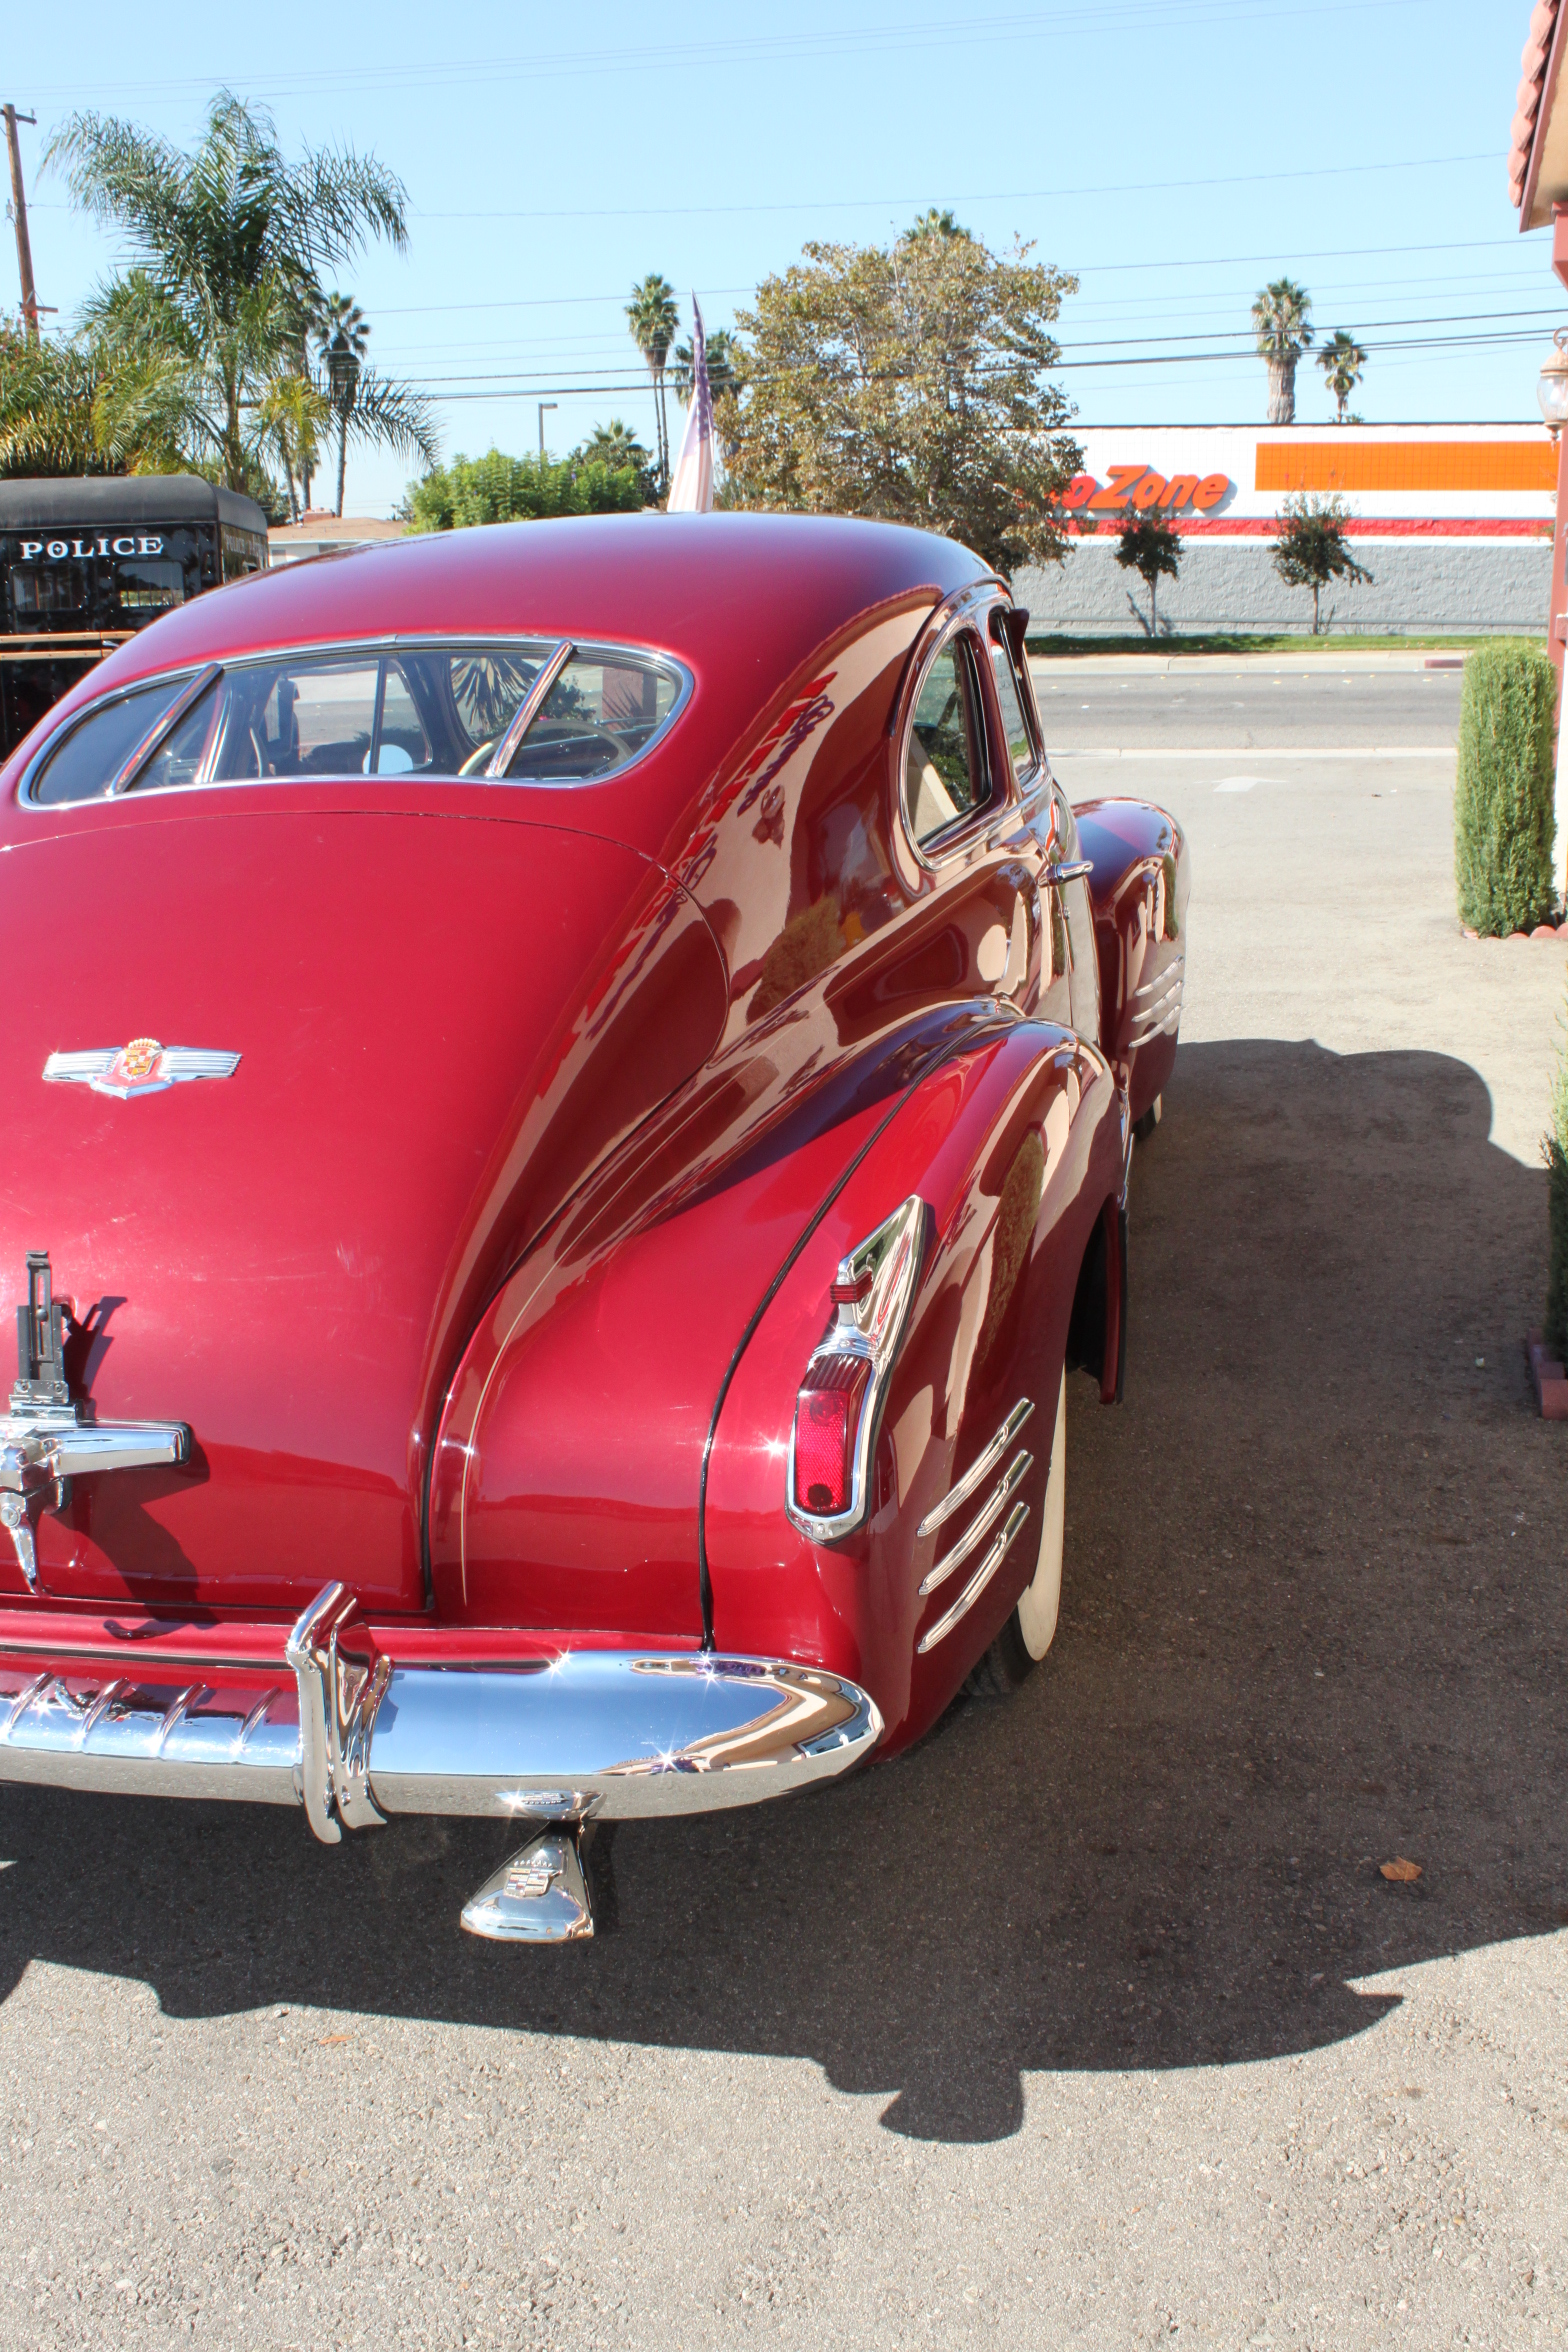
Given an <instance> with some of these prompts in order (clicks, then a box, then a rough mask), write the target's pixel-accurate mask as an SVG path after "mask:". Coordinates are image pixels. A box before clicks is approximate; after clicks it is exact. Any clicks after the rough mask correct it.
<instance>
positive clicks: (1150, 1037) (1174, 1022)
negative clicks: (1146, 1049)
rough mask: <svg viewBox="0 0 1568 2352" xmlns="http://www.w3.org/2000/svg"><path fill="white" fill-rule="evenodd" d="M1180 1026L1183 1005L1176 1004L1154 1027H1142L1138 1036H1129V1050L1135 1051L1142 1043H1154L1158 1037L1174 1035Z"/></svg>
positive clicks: (1130, 1051)
mask: <svg viewBox="0 0 1568 2352" xmlns="http://www.w3.org/2000/svg"><path fill="white" fill-rule="evenodd" d="M1180 1026H1181V1006H1180V1005H1176V1006H1175V1007H1173V1009H1172V1010H1171V1011H1170V1012H1169V1013H1167V1014H1166V1016H1165V1018H1164V1020H1163V1021H1156V1022H1155V1023H1154V1025H1153V1027H1152V1028H1149V1029H1140V1030H1139V1032H1138V1034H1137V1036H1136V1037H1129V1038H1128V1040H1127V1050H1128V1052H1129V1053H1135V1052H1136V1051H1137V1049H1138V1047H1139V1046H1140V1045H1152V1044H1153V1043H1154V1040H1155V1039H1156V1038H1157V1037H1174V1036H1175V1034H1176V1032H1177V1030H1178V1029H1179V1028H1180Z"/></svg>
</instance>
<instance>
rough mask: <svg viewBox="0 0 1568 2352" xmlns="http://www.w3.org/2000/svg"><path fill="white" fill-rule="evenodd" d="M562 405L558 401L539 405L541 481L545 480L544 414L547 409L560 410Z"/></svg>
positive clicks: (542, 402)
mask: <svg viewBox="0 0 1568 2352" xmlns="http://www.w3.org/2000/svg"><path fill="white" fill-rule="evenodd" d="M560 405H561V403H560V402H559V401H558V400H541V401H540V403H539V479H540V480H541V481H543V480H544V412H545V410H546V409H547V408H559V407H560Z"/></svg>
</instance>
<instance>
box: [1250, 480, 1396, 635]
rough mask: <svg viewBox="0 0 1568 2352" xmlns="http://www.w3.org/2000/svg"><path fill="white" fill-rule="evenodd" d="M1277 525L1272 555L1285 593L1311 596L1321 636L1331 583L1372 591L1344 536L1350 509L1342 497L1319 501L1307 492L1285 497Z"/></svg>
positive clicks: (1314, 631)
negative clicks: (1346, 583) (1345, 582)
mask: <svg viewBox="0 0 1568 2352" xmlns="http://www.w3.org/2000/svg"><path fill="white" fill-rule="evenodd" d="M1276 520H1277V521H1278V523H1279V526H1280V532H1279V537H1278V538H1277V539H1276V540H1274V541H1273V543H1272V545H1271V548H1270V553H1271V554H1272V555H1273V558H1274V569H1275V570H1276V571H1277V572H1278V574H1279V576H1280V578H1281V579H1282V580H1283V581H1284V583H1285V585H1286V587H1287V588H1310V589H1311V591H1312V634H1313V636H1314V637H1316V636H1318V635H1319V634H1320V627H1319V605H1320V600H1321V598H1322V594H1323V591H1324V589H1325V588H1326V587H1327V586H1328V584H1329V582H1330V580H1349V581H1351V582H1353V583H1354V582H1358V581H1359V582H1361V583H1362V584H1363V585H1364V586H1366V587H1368V588H1370V587H1371V585H1372V574H1371V573H1370V572H1369V571H1368V570H1367V568H1366V566H1365V565H1364V564H1359V563H1357V561H1356V559H1355V557H1354V556H1353V555H1352V554H1351V552H1350V544H1349V541H1348V540H1347V539H1346V537H1345V525H1346V524H1347V523H1348V522H1349V520H1350V509H1349V508H1348V507H1347V506H1346V504H1345V502H1344V500H1343V499H1342V498H1319V497H1317V496H1315V495H1313V496H1309V495H1308V494H1307V493H1305V492H1303V493H1302V495H1301V496H1300V497H1298V498H1287V499H1286V501H1285V504H1284V506H1283V507H1282V508H1281V510H1280V512H1279V514H1278V516H1277V517H1276Z"/></svg>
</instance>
